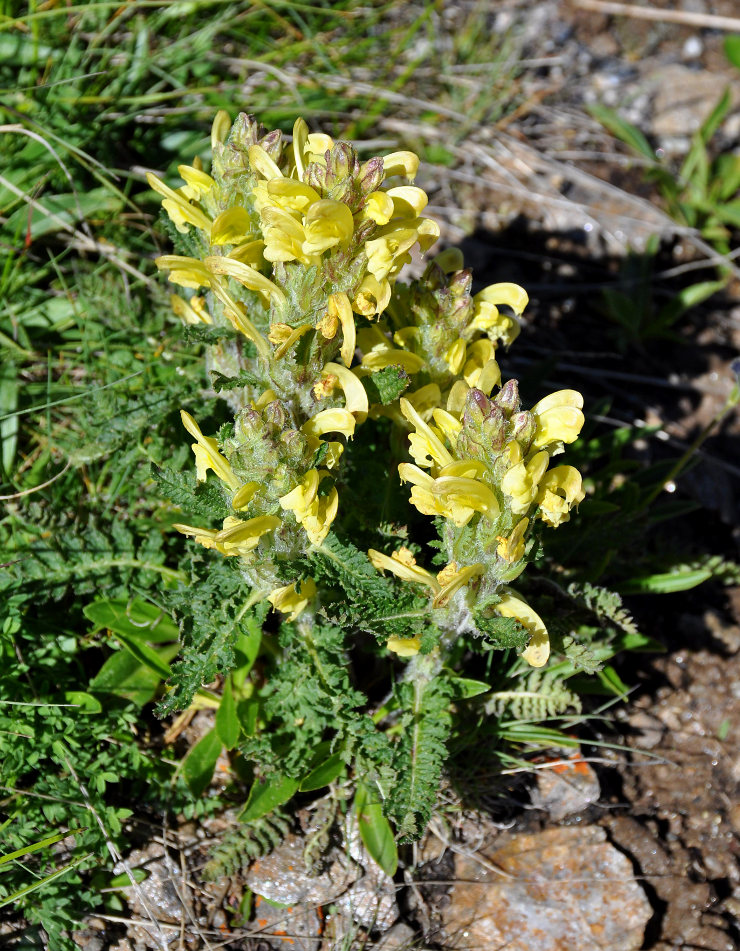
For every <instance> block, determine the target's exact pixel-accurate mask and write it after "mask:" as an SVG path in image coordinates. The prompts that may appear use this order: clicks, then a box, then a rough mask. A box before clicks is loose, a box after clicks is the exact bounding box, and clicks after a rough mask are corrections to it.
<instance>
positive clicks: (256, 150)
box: [247, 145, 283, 180]
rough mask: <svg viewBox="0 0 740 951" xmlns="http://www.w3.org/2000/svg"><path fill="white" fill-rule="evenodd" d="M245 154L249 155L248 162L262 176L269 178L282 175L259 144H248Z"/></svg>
mask: <svg viewBox="0 0 740 951" xmlns="http://www.w3.org/2000/svg"><path fill="white" fill-rule="evenodd" d="M247 154H248V155H249V164H250V165H251V166H252V168H253V169H254V170H255V171H256V172H259V173H260V175H261V176H262V177H263V178H266V179H268V180H269V179H271V178H282V177H283V173H282V172H281V171H280V169H279V168H278V167H277V165H276V164H275V162H274V161H273V160H272V159H271V158H270V156H269V155H268V154H267V152H265V150H264V149H263V148H262V146H261V145H250V146H249V152H248V153H247Z"/></svg>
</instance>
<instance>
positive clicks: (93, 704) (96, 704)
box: [64, 690, 103, 713]
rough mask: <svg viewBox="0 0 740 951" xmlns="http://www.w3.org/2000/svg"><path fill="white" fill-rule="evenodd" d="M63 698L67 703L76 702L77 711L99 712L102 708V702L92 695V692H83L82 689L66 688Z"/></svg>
mask: <svg viewBox="0 0 740 951" xmlns="http://www.w3.org/2000/svg"><path fill="white" fill-rule="evenodd" d="M64 699H65V700H66V701H67V703H74V704H77V706H78V710H77V712H78V713H100V712H101V711H102V709H103V704H102V703H101V702H100V701H99V700H98V698H97V697H93V696H92V694H89V693H85V692H84V691H83V690H67V691H65V694H64Z"/></svg>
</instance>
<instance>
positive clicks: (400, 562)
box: [367, 548, 440, 593]
mask: <svg viewBox="0 0 740 951" xmlns="http://www.w3.org/2000/svg"><path fill="white" fill-rule="evenodd" d="M367 555H368V558H369V559H370V561H371V563H372V566H373V568H375V569H377V570H378V571H390V572H392V573H393V574H394V575H396V577H397V578H401V580H402V581H412V582H415V583H416V584H423V585H426V586H427V587H428V588H431V589H432V591H434V592H435V593H436V592H437V591H439V590H440V585H439V582H438V581H437V579H436V578H435V577H434V575H433V574H432V573H431V572H430V571H426V570H425V569H424V568H420V567H419V565H417V564H416V560H415V559H414V558H413V556H412V555H411V552H409V551H408V550H407V549H403V548H402V549H401V550H400V552H393V555H392V556H391V557H390V558H389V557H388V555H384V554H383V553H382V552H380V551H376V550H375V549H374V548H371V549H369V551H368V553H367Z"/></svg>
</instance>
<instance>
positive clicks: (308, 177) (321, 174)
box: [303, 162, 327, 195]
mask: <svg viewBox="0 0 740 951" xmlns="http://www.w3.org/2000/svg"><path fill="white" fill-rule="evenodd" d="M326 176H327V169H326V166H325V165H321V163H320V162H309V164H308V165H307V166H306V172H305V174H304V176H303V181H304V182H305V183H306V184H307V185H310V186H311V188H315V189H316V191H317V192H318V193H319V194H320V195H324V193H325V192H326V189H327V183H326Z"/></svg>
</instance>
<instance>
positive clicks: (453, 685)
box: [450, 677, 491, 700]
mask: <svg viewBox="0 0 740 951" xmlns="http://www.w3.org/2000/svg"><path fill="white" fill-rule="evenodd" d="M490 689H491V686H490V684H487V683H484V682H483V681H482V680H470V679H468V678H467V677H451V678H450V690H451V691H452V694H451V696H452V699H453V700H470V698H471V697H479V696H480V695H481V694H482V693H488V691H489V690H490Z"/></svg>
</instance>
